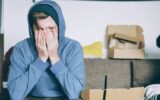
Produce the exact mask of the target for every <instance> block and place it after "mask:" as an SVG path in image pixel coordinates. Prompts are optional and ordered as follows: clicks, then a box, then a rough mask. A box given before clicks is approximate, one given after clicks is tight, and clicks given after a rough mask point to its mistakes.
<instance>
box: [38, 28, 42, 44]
mask: <svg viewBox="0 0 160 100" xmlns="http://www.w3.org/2000/svg"><path fill="white" fill-rule="evenodd" d="M41 38H42V31H41V30H40V31H39V33H38V44H39V46H42V39H41Z"/></svg>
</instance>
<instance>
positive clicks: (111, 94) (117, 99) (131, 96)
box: [81, 87, 144, 100]
mask: <svg viewBox="0 0 160 100" xmlns="http://www.w3.org/2000/svg"><path fill="white" fill-rule="evenodd" d="M103 96H104V90H102V89H88V90H87V89H86V90H84V91H82V93H81V98H82V100H144V99H143V98H144V87H136V88H130V89H107V92H106V98H104V97H103Z"/></svg>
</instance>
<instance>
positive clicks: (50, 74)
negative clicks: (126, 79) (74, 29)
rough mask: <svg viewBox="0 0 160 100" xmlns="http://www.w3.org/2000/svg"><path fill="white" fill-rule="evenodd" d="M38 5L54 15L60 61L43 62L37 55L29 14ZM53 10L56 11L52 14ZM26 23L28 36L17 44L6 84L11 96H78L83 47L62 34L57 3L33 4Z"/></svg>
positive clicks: (81, 85)
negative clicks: (55, 16)
mask: <svg viewBox="0 0 160 100" xmlns="http://www.w3.org/2000/svg"><path fill="white" fill-rule="evenodd" d="M40 6H42V7H40ZM43 6H44V7H45V9H44V8H43ZM38 7H40V8H39V9H40V10H41V11H43V10H45V11H47V12H48V13H49V14H51V17H53V18H54V15H57V20H56V21H57V24H58V28H59V33H58V34H59V37H58V41H59V47H58V55H59V57H60V60H59V61H58V62H56V63H55V64H53V65H52V64H51V63H50V61H49V60H47V62H46V63H44V62H43V61H42V60H41V59H40V58H39V57H38V53H37V49H36V46H35V42H34V33H33V30H32V25H33V23H32V19H31V17H30V15H31V13H33V12H32V11H34V10H33V9H35V8H38ZM50 8H51V9H50ZM52 10H53V12H56V14H52ZM28 23H29V34H30V38H27V39H25V40H23V41H21V42H19V43H17V44H16V46H15V47H14V50H13V52H12V55H11V65H10V70H9V76H8V86H7V87H8V91H9V94H10V97H11V99H12V100H23V99H24V98H25V97H26V96H27V95H28V94H31V95H33V96H37V97H58V96H64V97H68V98H69V99H76V98H79V96H80V92H81V91H82V90H83V88H84V60H83V52H82V47H81V45H80V44H79V43H78V42H77V41H75V40H71V39H69V38H67V37H65V36H64V34H65V22H64V18H63V15H62V11H61V8H60V7H59V5H58V4H57V3H55V2H54V1H50V0H45V1H40V2H37V3H35V4H34V5H33V6H32V7H31V9H30V10H29V13H28Z"/></svg>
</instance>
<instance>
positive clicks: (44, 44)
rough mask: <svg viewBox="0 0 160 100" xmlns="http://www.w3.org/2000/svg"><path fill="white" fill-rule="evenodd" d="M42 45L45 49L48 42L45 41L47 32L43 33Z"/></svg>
mask: <svg viewBox="0 0 160 100" xmlns="http://www.w3.org/2000/svg"><path fill="white" fill-rule="evenodd" d="M42 45H43V47H46V41H45V32H44V31H43V32H42Z"/></svg>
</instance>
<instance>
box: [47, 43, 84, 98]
mask: <svg viewBox="0 0 160 100" xmlns="http://www.w3.org/2000/svg"><path fill="white" fill-rule="evenodd" d="M66 55H67V57H66V59H67V62H66V64H64V63H63V62H62V61H61V60H60V61H58V62H57V63H55V64H54V65H52V67H51V68H50V70H51V71H52V73H53V74H55V76H56V78H57V79H58V81H59V83H60V84H61V87H62V90H63V91H64V93H65V94H66V95H67V97H68V98H69V99H77V98H79V96H80V92H81V91H82V90H83V88H84V60H83V52H82V48H81V45H80V44H76V46H73V49H72V50H71V51H70V53H69V55H68V54H66Z"/></svg>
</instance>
